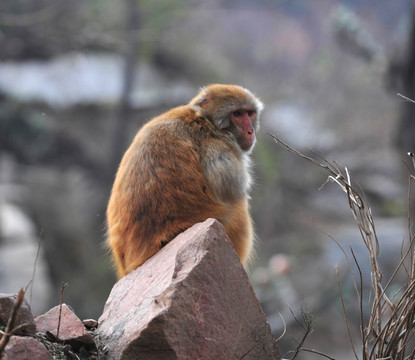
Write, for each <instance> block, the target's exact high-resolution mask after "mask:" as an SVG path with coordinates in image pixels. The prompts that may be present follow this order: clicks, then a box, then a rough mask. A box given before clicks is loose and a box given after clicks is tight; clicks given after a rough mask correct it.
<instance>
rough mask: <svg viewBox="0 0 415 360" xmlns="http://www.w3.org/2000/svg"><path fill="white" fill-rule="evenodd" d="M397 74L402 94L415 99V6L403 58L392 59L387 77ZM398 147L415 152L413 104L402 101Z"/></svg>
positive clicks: (414, 112) (414, 111) (414, 107)
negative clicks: (398, 59) (398, 62)
mask: <svg viewBox="0 0 415 360" xmlns="http://www.w3.org/2000/svg"><path fill="white" fill-rule="evenodd" d="M396 75H399V78H400V87H399V88H398V89H399V91H400V92H402V94H403V95H404V96H406V97H408V98H410V99H412V100H415V6H414V7H413V9H412V15H411V27H410V32H409V36H408V43H407V48H406V54H405V58H404V59H403V60H401V61H400V64H397V63H396V61H394V60H393V59H392V60H391V66H390V70H389V77H393V76H396ZM397 140H398V147H399V148H400V149H401V150H402V151H404V152H408V151H410V152H415V104H414V103H413V102H411V101H403V102H402V105H401V111H400V121H399V128H398V136H397Z"/></svg>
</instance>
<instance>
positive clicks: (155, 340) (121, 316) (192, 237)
mask: <svg viewBox="0 0 415 360" xmlns="http://www.w3.org/2000/svg"><path fill="white" fill-rule="evenodd" d="M98 322H99V325H98V329H97V334H98V337H99V339H100V342H101V343H102V345H103V346H105V348H106V350H107V352H106V354H105V355H104V359H107V360H109V359H111V360H113V359H129V360H134V359H159V360H160V359H242V358H243V359H255V360H260V359H280V355H279V351H278V347H277V345H276V341H275V339H274V338H273V336H272V334H271V330H270V327H269V325H268V323H267V322H266V318H265V315H264V313H263V311H262V309H261V307H260V304H259V302H258V300H257V298H256V296H255V294H254V291H253V289H252V286H251V284H250V282H249V280H248V277H247V275H246V273H245V271H244V269H243V267H242V265H241V263H240V261H239V258H238V256H237V254H236V252H235V250H234V248H233V246H232V244H231V242H230V240H229V238H228V237H227V235H226V234H225V231H224V229H223V227H222V225H221V224H220V223H219V222H217V221H216V220H213V219H208V220H206V221H205V222H204V223H199V224H196V225H194V226H193V227H192V228H190V229H188V230H187V231H185V232H184V233H182V234H180V235H179V236H177V238H176V239H174V240H173V241H171V242H170V243H169V244H168V245H166V246H165V247H164V248H162V249H161V250H160V251H159V252H158V253H157V254H156V255H154V256H153V257H152V258H150V259H149V260H148V261H147V262H146V263H144V264H143V265H142V266H141V267H139V268H138V269H137V270H135V271H134V272H132V273H130V274H128V275H127V276H126V277H124V278H123V279H121V280H120V281H119V282H118V283H117V284H116V285H115V286H114V287H113V289H112V291H111V294H110V296H109V298H108V300H107V303H106V305H105V308H104V312H103V314H102V316H101V318H100V319H99V321H98Z"/></svg>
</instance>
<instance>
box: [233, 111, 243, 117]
mask: <svg viewBox="0 0 415 360" xmlns="http://www.w3.org/2000/svg"><path fill="white" fill-rule="evenodd" d="M232 114H233V116H235V117H240V116H242V111H241V110H236V111H234V112H233V113H232Z"/></svg>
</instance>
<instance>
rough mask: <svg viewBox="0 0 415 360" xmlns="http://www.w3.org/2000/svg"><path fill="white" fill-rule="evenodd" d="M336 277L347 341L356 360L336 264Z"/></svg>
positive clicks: (357, 359) (357, 358)
mask: <svg viewBox="0 0 415 360" xmlns="http://www.w3.org/2000/svg"><path fill="white" fill-rule="evenodd" d="M336 279H337V287H338V289H339V294H340V301H341V304H342V309H343V317H344V321H345V323H346V329H347V334H348V336H349V342H350V345H351V346H352V350H353V353H354V356H355V358H356V360H359V357H358V356H357V352H356V349H355V347H354V343H353V338H352V333H351V330H350V326H349V320H348V318H347V312H346V306H345V304H344V299H343V292H342V287H341V284H340V280H339V269H338V267H337V266H336Z"/></svg>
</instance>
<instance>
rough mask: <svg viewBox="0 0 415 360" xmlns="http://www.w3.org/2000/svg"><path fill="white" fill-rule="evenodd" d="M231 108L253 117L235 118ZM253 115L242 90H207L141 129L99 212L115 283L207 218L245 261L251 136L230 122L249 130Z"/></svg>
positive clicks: (249, 237) (252, 103)
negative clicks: (104, 210) (105, 205)
mask: <svg viewBox="0 0 415 360" xmlns="http://www.w3.org/2000/svg"><path fill="white" fill-rule="evenodd" d="M238 109H253V111H254V112H255V114H254V115H253V116H251V115H250V114H251V113H252V111H251V112H245V113H244V114H243V115H241V116H240V115H239V114H240V113H239V112H235V111H237V110H238ZM261 110H262V103H261V102H260V101H259V100H258V99H256V98H255V97H254V96H253V95H252V94H251V93H250V92H249V91H247V90H246V89H243V88H241V87H239V86H232V85H210V86H208V87H206V88H203V89H202V91H201V92H200V93H199V95H198V96H196V97H195V98H194V99H193V100H192V101H191V102H190V103H189V105H186V106H181V107H177V108H175V109H172V110H170V111H168V112H166V113H165V114H162V115H160V116H158V117H156V118H154V119H153V120H151V121H150V122H148V123H147V124H146V125H144V126H143V127H142V129H141V130H140V131H139V132H138V133H137V135H136V137H135V139H134V140H133V142H132V144H131V146H130V147H129V149H128V150H127V152H126V153H125V155H124V157H123V159H122V161H121V164H120V166H119V169H118V172H117V175H116V179H115V182H114V186H113V189H112V192H111V197H110V201H109V204H108V210H107V221H108V244H109V246H110V248H111V249H112V252H113V258H114V262H115V266H116V268H117V272H118V276H119V277H122V276H124V275H126V274H128V273H129V272H131V271H132V270H134V269H136V268H137V267H138V266H140V265H141V264H143V263H144V261H146V260H147V259H148V258H149V257H151V256H152V255H153V254H155V253H156V252H157V251H159V250H160V249H161V248H162V247H163V246H164V245H165V244H167V243H168V242H169V241H170V240H172V239H173V238H174V237H175V236H176V235H178V234H179V233H180V232H182V231H184V230H186V229H187V228H189V227H191V226H192V225H194V224H196V223H198V222H201V221H205V220H206V219H207V218H215V219H217V220H218V221H220V222H221V223H222V224H223V226H224V227H225V230H226V232H227V234H228V236H229V238H230V239H231V241H232V243H233V245H234V247H235V249H236V251H237V253H238V255H239V257H240V259H241V261H242V262H246V261H247V259H248V258H249V254H250V253H251V250H252V241H253V228H252V220H251V217H250V214H249V209H248V195H247V192H248V190H249V186H250V182H251V180H250V175H249V169H248V166H249V158H248V154H249V152H250V150H251V148H252V147H253V145H254V142H255V134H254V135H253V138H252V135H251V132H252V131H251V130H250V129H251V128H250V127H249V125H248V128H249V130H247V131H248V132H249V134H248V133H247V135H246V136H244V134H243V133H244V131H245V130H241V129H240V127H241V126H242V128H243V129H245V128H246V127H245V125H244V124H243V121H244V120H238V119H239V118H241V119H242V118H243V119H245V123H246V122H247V120H246V119H247V118H248V115H249V116H250V117H249V119H250V120H249V121H251V119H253V121H252V127H253V128H254V129H256V128H257V127H258V119H257V118H258V116H259V114H260V112H261ZM242 111H245V110H242ZM231 114H235V115H231ZM238 116H239V117H238ZM240 124H242V125H240ZM241 131H242V134H241ZM245 132H246V131H245Z"/></svg>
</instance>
